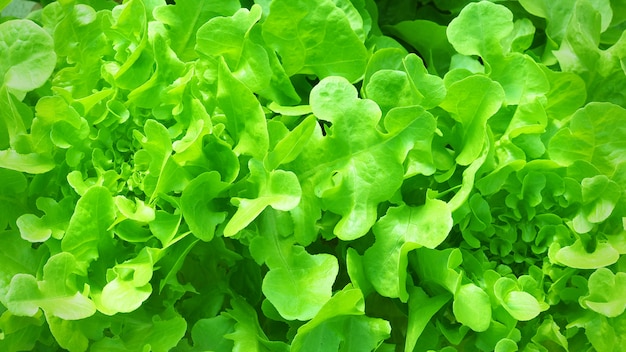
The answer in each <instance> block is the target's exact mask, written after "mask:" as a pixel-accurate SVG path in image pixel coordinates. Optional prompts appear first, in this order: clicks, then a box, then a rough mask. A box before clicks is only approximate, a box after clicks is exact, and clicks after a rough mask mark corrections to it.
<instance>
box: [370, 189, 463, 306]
mask: <svg viewBox="0 0 626 352" xmlns="http://www.w3.org/2000/svg"><path fill="white" fill-rule="evenodd" d="M451 229H452V215H451V213H450V209H448V205H447V204H446V203H445V202H443V201H440V200H438V199H427V200H426V204H424V205H422V206H418V207H409V206H406V205H403V206H400V207H395V208H389V210H388V211H387V214H386V215H385V216H383V217H382V218H381V219H380V220H379V221H378V222H377V223H376V225H374V229H373V231H374V235H375V236H376V242H375V243H374V245H372V246H371V247H369V248H368V249H367V251H366V252H365V256H364V258H363V259H364V261H365V264H364V266H365V273H366V276H367V278H368V279H369V281H370V282H371V283H372V284H373V285H374V287H375V288H376V291H378V293H380V294H381V295H383V296H386V297H392V298H396V297H399V298H400V300H401V301H403V302H406V301H407V299H408V298H409V296H408V293H407V291H406V275H407V271H406V267H407V261H408V258H407V254H408V252H409V251H411V250H413V249H415V248H419V247H422V246H423V247H427V248H431V249H433V248H435V247H437V246H438V245H439V244H440V243H441V242H443V241H444V240H445V239H446V237H447V236H448V233H449V232H450V230H451Z"/></svg>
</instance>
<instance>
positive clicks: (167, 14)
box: [153, 0, 240, 61]
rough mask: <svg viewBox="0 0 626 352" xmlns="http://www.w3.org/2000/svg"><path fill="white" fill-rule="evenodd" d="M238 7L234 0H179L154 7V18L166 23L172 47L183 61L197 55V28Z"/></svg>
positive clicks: (233, 11)
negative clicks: (174, 4) (172, 3)
mask: <svg viewBox="0 0 626 352" xmlns="http://www.w3.org/2000/svg"><path fill="white" fill-rule="evenodd" d="M239 7H240V4H239V2H238V1H235V0H226V1H224V0H212V1H195V0H179V1H177V2H176V6H173V5H162V6H158V7H156V8H155V9H154V11H153V15H154V18H155V19H157V20H159V21H160V22H162V23H164V24H166V25H167V29H168V34H169V37H170V39H171V41H172V49H173V50H174V51H175V52H176V54H177V55H178V58H180V59H181V60H183V61H190V60H193V59H195V58H196V57H197V54H196V52H195V51H194V46H195V44H196V34H197V33H198V31H199V28H200V27H201V26H202V25H203V24H205V23H207V21H209V20H210V19H211V18H213V17H217V16H230V15H232V14H234V13H235V11H237V10H238V9H239Z"/></svg>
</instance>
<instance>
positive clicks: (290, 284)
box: [250, 210, 339, 320]
mask: <svg viewBox="0 0 626 352" xmlns="http://www.w3.org/2000/svg"><path fill="white" fill-rule="evenodd" d="M292 231H293V225H292V224H291V223H290V218H289V214H287V213H281V212H278V211H275V210H268V211H266V212H264V213H263V214H262V215H261V218H260V222H259V235H257V236H256V237H255V238H254V239H253V240H252V241H251V243H250V253H251V254H252V257H253V258H254V259H255V260H256V261H257V263H265V264H266V265H267V266H268V268H269V272H268V273H267V274H266V275H265V277H264V278H263V284H262V290H263V293H264V294H265V296H266V297H267V298H268V300H269V302H271V303H272V305H273V306H274V307H275V308H276V310H277V311H278V313H279V314H280V315H281V316H282V317H283V318H285V319H289V320H294V319H297V320H309V319H311V318H313V316H315V314H317V312H318V311H319V310H320V308H321V307H322V306H323V305H324V304H325V303H326V302H327V301H328V300H329V299H330V297H331V295H332V286H333V283H334V282H335V278H336V276H337V273H338V271H339V266H338V262H337V258H335V257H334V256H333V255H330V254H326V253H320V254H315V255H311V254H309V253H308V252H307V251H306V250H305V249H304V247H302V246H300V245H296V244H295V238H294V236H291V235H290V234H291V233H292Z"/></svg>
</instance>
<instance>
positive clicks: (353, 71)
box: [263, 0, 368, 82]
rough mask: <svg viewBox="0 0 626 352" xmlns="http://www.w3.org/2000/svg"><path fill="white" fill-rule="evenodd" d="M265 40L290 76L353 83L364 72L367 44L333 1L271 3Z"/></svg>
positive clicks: (283, 1) (266, 21) (264, 26)
mask: <svg viewBox="0 0 626 352" xmlns="http://www.w3.org/2000/svg"><path fill="white" fill-rule="evenodd" d="M320 29H323V30H320ZM263 37H264V38H265V40H266V41H267V44H268V45H269V46H270V47H272V48H274V49H275V50H276V51H277V52H278V54H279V55H280V57H281V59H282V63H283V66H284V68H285V72H286V73H287V75H288V76H292V75H294V74H297V73H303V74H315V75H317V76H318V77H320V78H324V77H329V76H342V77H345V78H346V79H348V80H349V81H351V82H354V81H357V80H359V79H360V78H361V77H362V76H363V73H364V71H365V65H366V63H367V56H368V53H367V50H366V48H365V45H364V44H363V41H362V40H361V39H360V38H359V37H358V35H357V33H355V32H354V30H353V29H352V28H351V25H350V21H349V19H348V17H347V16H346V13H345V12H344V11H343V10H342V9H341V8H339V7H337V5H336V4H335V2H334V1H332V0H316V1H308V2H301V1H300V2H293V1H288V0H275V1H272V3H271V5H270V13H269V15H268V16H267V18H266V20H265V23H264V24H263Z"/></svg>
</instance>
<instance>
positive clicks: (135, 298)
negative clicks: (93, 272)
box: [96, 277, 152, 315]
mask: <svg viewBox="0 0 626 352" xmlns="http://www.w3.org/2000/svg"><path fill="white" fill-rule="evenodd" d="M151 294H152V285H150V284H149V283H148V284H145V285H143V286H139V287H137V286H135V285H134V284H133V283H132V282H131V281H126V280H123V279H120V278H119V277H116V278H115V279H113V281H111V282H109V283H107V284H106V286H104V288H103V289H102V293H101V294H99V295H98V296H97V297H98V298H99V299H97V300H96V304H97V306H98V310H100V311H101V312H103V313H105V314H107V315H113V314H117V313H128V312H132V311H134V310H136V309H137V308H139V307H140V306H141V304H142V303H143V302H144V301H145V300H146V299H148V297H150V295H151Z"/></svg>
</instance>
